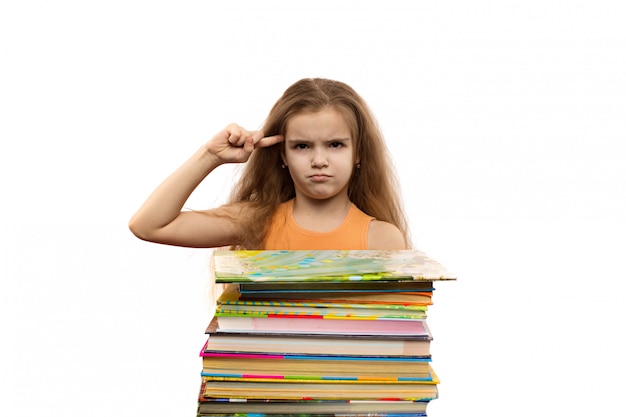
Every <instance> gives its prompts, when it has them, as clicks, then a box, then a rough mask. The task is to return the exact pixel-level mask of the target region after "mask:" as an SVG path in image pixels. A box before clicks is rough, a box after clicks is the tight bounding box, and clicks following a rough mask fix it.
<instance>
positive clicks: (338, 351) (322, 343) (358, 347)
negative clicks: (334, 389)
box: [200, 323, 432, 357]
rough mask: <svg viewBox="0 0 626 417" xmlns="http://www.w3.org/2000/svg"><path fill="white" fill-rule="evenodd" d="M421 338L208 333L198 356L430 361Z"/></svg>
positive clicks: (426, 338)
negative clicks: (248, 355)
mask: <svg viewBox="0 0 626 417" xmlns="http://www.w3.org/2000/svg"><path fill="white" fill-rule="evenodd" d="M424 325H425V329H426V331H427V332H428V334H427V335H426V336H424V337H422V338H406V339H403V338H389V337H385V338H378V337H354V336H351V337H347V336H344V335H339V336H336V337H328V336H318V337H311V336H307V335H258V334H228V333H215V332H212V333H209V335H208V338H207V341H206V343H205V345H204V347H203V348H202V352H201V353H200V356H202V354H203V353H204V352H207V353H219V352H223V353H270V354H277V355H289V354H293V355H338V356H341V355H353V356H356V355H363V356H387V357H396V356H399V357H402V356H409V357H430V343H431V340H432V336H431V335H430V332H429V330H428V327H427V325H426V323H424Z"/></svg>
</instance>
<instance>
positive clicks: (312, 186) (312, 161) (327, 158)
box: [282, 108, 358, 200]
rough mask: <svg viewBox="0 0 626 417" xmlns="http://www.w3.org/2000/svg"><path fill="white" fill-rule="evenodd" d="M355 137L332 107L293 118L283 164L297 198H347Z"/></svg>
mask: <svg viewBox="0 0 626 417" xmlns="http://www.w3.org/2000/svg"><path fill="white" fill-rule="evenodd" d="M354 153H355V152H354V138H353V137H352V134H351V131H350V128H349V127H348V124H347V123H346V121H345V118H344V116H343V115H342V114H341V113H340V112H339V111H337V110H335V109H333V108H326V109H323V110H321V111H318V112H315V113H301V114H297V115H295V116H293V117H292V118H291V119H289V121H288V122H287V125H286V127H285V145H284V151H283V154H282V157H283V162H284V164H285V165H286V166H287V167H288V169H289V173H290V174H291V177H292V179H293V182H294V185H295V189H296V196H297V197H304V198H311V199H315V200H326V199H330V198H334V197H340V198H341V197H346V198H347V196H348V182H349V181H350V177H351V176H352V173H353V171H354V166H355V164H356V163H358V161H355V156H354Z"/></svg>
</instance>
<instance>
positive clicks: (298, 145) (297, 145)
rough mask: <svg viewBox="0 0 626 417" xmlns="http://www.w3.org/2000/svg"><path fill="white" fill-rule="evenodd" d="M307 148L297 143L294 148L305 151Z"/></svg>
mask: <svg viewBox="0 0 626 417" xmlns="http://www.w3.org/2000/svg"><path fill="white" fill-rule="evenodd" d="M307 147H308V146H307V144H306V143H298V144H296V146H295V148H296V149H306V148H307Z"/></svg>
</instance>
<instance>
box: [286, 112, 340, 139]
mask: <svg viewBox="0 0 626 417" xmlns="http://www.w3.org/2000/svg"><path fill="white" fill-rule="evenodd" d="M350 125H351V124H350V123H348V120H346V115H345V112H344V111H341V110H338V109H336V108H334V107H326V108H324V109H321V110H318V111H308V112H307V111H304V112H300V113H296V114H294V115H293V116H291V117H290V118H289V119H288V120H287V122H286V124H285V134H286V135H290V134H306V133H309V134H310V133H322V132H344V135H345V134H347V135H348V136H352V129H351V126H350Z"/></svg>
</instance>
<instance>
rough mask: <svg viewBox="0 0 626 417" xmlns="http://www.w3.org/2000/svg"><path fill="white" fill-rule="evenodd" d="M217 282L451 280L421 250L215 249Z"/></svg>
mask: <svg viewBox="0 0 626 417" xmlns="http://www.w3.org/2000/svg"><path fill="white" fill-rule="evenodd" d="M213 258H214V271H215V278H216V282H219V283H224V282H244V283H245V282H266V281H283V282H298V281H339V282H341V281H381V280H425V281H432V280H451V279H455V277H454V276H453V275H452V274H450V273H449V272H448V271H447V270H446V269H445V268H443V267H442V266H441V265H440V264H439V263H437V262H436V261H434V260H432V259H430V258H428V257H427V256H426V255H425V254H424V253H423V252H421V251H417V250H317V251H304V250H302V251H278V250H273V251H215V252H214V253H213Z"/></svg>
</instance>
